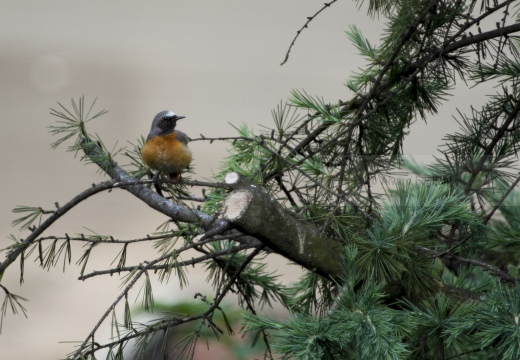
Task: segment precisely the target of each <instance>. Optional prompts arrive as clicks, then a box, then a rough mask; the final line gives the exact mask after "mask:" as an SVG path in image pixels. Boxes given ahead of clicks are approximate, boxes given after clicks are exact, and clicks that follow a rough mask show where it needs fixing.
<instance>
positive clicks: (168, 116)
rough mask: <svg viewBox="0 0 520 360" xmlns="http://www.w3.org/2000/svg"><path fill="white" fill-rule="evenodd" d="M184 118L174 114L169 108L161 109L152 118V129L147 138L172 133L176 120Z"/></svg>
mask: <svg viewBox="0 0 520 360" xmlns="http://www.w3.org/2000/svg"><path fill="white" fill-rule="evenodd" d="M184 118H185V116H179V115H175V113H173V112H171V111H169V110H165V111H161V112H160V113H158V114H157V115H155V117H154V118H153V122H152V129H151V131H150V134H149V135H148V138H151V137H154V136H158V135H167V134H170V133H172V132H173V130H174V129H175V125H177V120H180V119H184Z"/></svg>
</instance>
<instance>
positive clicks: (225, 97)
mask: <svg viewBox="0 0 520 360" xmlns="http://www.w3.org/2000/svg"><path fill="white" fill-rule="evenodd" d="M322 6H323V2H322V1H315V0H263V1H243V0H219V1H200V0H193V1H175V0H169V1H164V0H156V1H154V2H143V1H128V0H127V1H122V0H111V1H108V2H107V1H99V0H89V1H70V0H62V1H56V0H51V1H45V2H43V1H39V0H25V1H17V2H14V1H12V2H7V1H4V2H3V3H2V5H1V6H0V8H1V11H0V46H1V49H2V51H1V53H0V127H1V128H0V136H1V141H0V146H1V151H0V156H1V165H2V171H1V172H0V179H1V184H2V186H1V187H0V192H1V202H0V206H1V216H0V221H1V223H0V229H1V236H0V247H1V248H5V247H6V246H8V245H9V243H10V240H9V239H8V238H7V236H8V235H9V234H13V235H15V236H17V237H21V238H23V237H24V236H25V235H24V233H23V232H19V231H18V229H17V228H14V227H12V226H11V221H12V220H13V219H14V218H16V217H17V216H16V214H13V213H11V209H12V208H14V207H15V206H17V205H30V206H41V207H43V208H44V209H53V208H54V203H55V202H58V203H65V202H67V201H68V200H70V199H71V198H72V197H73V196H74V195H76V194H77V193H79V192H80V191H83V190H84V189H86V188H87V187H89V186H90V185H91V184H92V183H97V182H99V181H102V180H105V178H104V177H103V176H102V175H100V174H99V173H97V172H96V171H97V169H96V167H95V166H94V165H83V164H81V163H80V162H79V159H78V158H74V156H73V154H71V153H67V152H66V151H65V150H66V146H63V147H61V148H58V149H57V150H52V149H51V148H50V146H49V145H50V143H51V142H53V141H54V140H55V139H53V138H52V137H51V135H50V134H49V132H48V126H50V125H52V124H53V122H54V121H55V120H56V119H55V118H53V117H52V116H50V115H49V108H51V107H54V108H55V107H57V102H58V101H59V102H61V103H63V104H64V105H66V106H70V99H71V98H75V99H78V98H79V97H80V96H82V95H84V96H85V99H86V102H87V104H90V103H91V102H92V101H93V100H94V99H95V98H97V103H96V107H95V109H98V110H101V109H106V110H108V111H109V113H108V114H107V115H105V116H103V117H102V118H100V119H98V120H96V121H94V122H91V123H90V127H89V129H90V131H91V132H92V133H97V134H98V135H99V136H100V137H101V138H102V139H103V140H104V142H105V144H106V145H107V146H108V147H109V148H110V147H111V146H114V145H116V144H117V146H126V145H128V142H129V141H130V142H133V143H135V142H136V140H137V139H138V138H139V137H141V136H146V135H147V133H148V131H149V128H150V124H151V120H152V118H153V116H154V115H155V114H156V113H157V112H159V111H161V110H166V109H168V110H172V111H174V112H175V113H177V114H179V115H184V116H186V119H185V120H183V121H182V123H181V124H180V125H179V128H180V129H181V130H182V131H184V132H186V133H187V134H188V135H189V136H191V137H198V136H199V135H200V134H203V135H205V136H233V135H235V134H236V132H235V130H234V129H233V128H232V127H231V126H230V124H235V125H239V124H240V123H247V124H249V126H250V127H253V128H255V129H260V128H261V125H263V126H267V127H269V126H271V125H272V124H273V122H272V118H271V113H270V112H271V109H273V108H274V107H275V106H276V105H277V104H278V103H280V102H281V101H282V102H284V101H285V100H286V99H287V98H289V96H290V91H291V90H292V89H302V90H305V91H307V92H308V93H309V94H311V95H318V96H322V97H323V98H324V99H325V101H330V102H335V101H337V100H338V99H342V100H347V99H349V98H350V97H351V95H352V94H350V93H349V91H348V90H347V88H346V87H345V86H344V85H343V84H344V82H345V80H346V79H347V78H348V76H349V74H352V72H354V71H356V69H358V68H359V67H361V66H363V63H364V62H363V59H362V58H361V57H360V56H359V55H358V54H357V53H356V51H355V49H354V47H353V46H352V45H351V44H350V43H349V41H348V39H347V36H346V35H345V33H344V31H345V30H347V29H348V28H349V26H350V25H356V26H358V27H359V28H360V29H361V31H362V32H363V34H364V35H365V36H366V37H367V38H368V39H369V40H370V41H371V43H373V44H378V40H379V39H380V37H381V36H382V35H381V34H382V30H383V28H384V19H381V18H379V19H377V18H376V19H370V18H369V17H368V16H367V15H366V6H365V7H361V9H358V7H357V5H356V3H355V2H353V1H341V0H340V1H338V2H336V3H334V4H333V5H332V6H331V7H330V8H329V9H326V10H325V11H324V12H323V13H321V14H320V15H319V16H318V17H317V18H316V19H315V20H313V21H312V22H311V24H310V26H309V28H308V29H306V30H305V31H304V32H303V33H302V34H301V36H300V37H299V39H298V40H297V42H296V44H295V46H294V48H293V49H292V52H291V55H290V58H289V61H288V63H287V64H285V65H284V66H280V63H281V62H282V60H283V59H284V57H285V54H286V51H287V49H288V47H289V45H290V43H291V41H292V39H293V37H294V35H295V34H296V31H297V30H298V29H300V27H301V26H302V25H303V24H304V23H305V21H306V20H307V17H308V16H312V15H313V14H314V13H315V12H316V11H318V10H319V9H320V8H321V7H322ZM462 85H464V84H462ZM486 90H487V92H488V93H492V92H493V91H492V89H481V88H476V89H473V90H471V92H470V90H469V89H467V88H466V87H464V86H463V88H461V89H460V90H457V93H456V96H455V98H454V99H453V100H454V101H452V102H451V103H450V105H449V106H448V107H446V108H443V110H442V111H441V113H440V114H439V115H438V116H436V117H435V118H432V119H431V120H430V119H429V120H428V131H427V132H426V131H425V130H424V129H425V126H426V125H425V124H424V122H417V123H416V124H414V125H413V126H412V129H411V132H412V136H411V137H410V139H409V140H408V141H407V142H406V146H405V153H407V154H411V155H414V157H415V158H417V159H418V160H419V161H422V160H424V161H430V160H431V159H432V155H433V154H434V153H435V149H436V147H437V146H438V145H439V144H440V143H441V139H442V137H443V135H445V134H446V133H447V132H450V131H453V129H456V128H457V124H456V122H455V121H454V120H453V119H452V117H451V114H454V110H455V106H457V107H458V108H460V109H461V110H463V111H465V110H468V108H469V103H470V101H469V100H470V99H471V100H472V102H473V103H474V104H477V105H478V101H475V99H478V98H479V97H481V98H482V101H484V94H485V93H486ZM190 147H191V148H192V150H193V153H194V163H193V165H194V172H195V174H194V175H193V178H194V179H199V180H204V179H207V178H209V177H210V176H211V175H212V173H213V172H215V171H217V170H218V167H219V162H220V161H221V160H222V159H223V158H224V157H225V156H226V144H225V143H219V142H215V143H213V144H212V145H210V144H208V143H207V142H194V143H192V144H191V145H190ZM120 161H122V162H124V161H126V160H125V158H123V157H121V158H120ZM165 220H166V218H165V217H164V216H163V215H161V214H158V213H156V212H154V211H153V210H151V209H150V208H148V207H147V206H146V205H145V204H143V203H141V202H140V201H138V200H137V199H135V198H133V197H132V196H131V195H130V194H128V193H126V192H124V191H123V190H115V191H112V192H111V193H102V194H99V195H96V196H95V197H93V198H90V199H89V200H88V201H86V202H85V203H83V204H81V205H80V206H78V207H77V208H76V209H74V210H73V211H71V212H70V213H69V214H67V216H65V217H64V218H62V219H61V220H60V221H58V222H57V223H56V224H55V226H54V227H53V228H51V229H50V230H48V231H47V232H46V233H45V234H44V235H63V234H64V233H69V234H77V233H91V232H92V231H94V232H96V233H98V234H111V235H113V236H114V237H116V238H119V239H131V238H135V237H141V236H143V235H145V234H147V233H152V232H153V231H154V230H155V229H156V227H157V226H158V225H160V224H161V223H162V222H164V221H165ZM96 250H97V249H96ZM96 250H94V252H93V254H92V256H91V258H92V259H91V260H90V262H89V265H88V266H87V271H92V270H102V269H106V268H109V267H110V263H111V261H112V260H113V259H114V258H115V257H116V255H117V253H118V251H119V250H120V247H117V246H114V248H113V251H112V252H110V248H109V247H103V248H101V250H102V251H99V250H98V251H96ZM154 254H155V253H154V251H153V249H152V247H151V245H150V244H148V245H143V246H140V247H138V246H132V247H130V248H129V254H128V260H127V264H135V263H137V262H139V261H142V260H143V259H151V258H153V256H154ZM80 256H81V247H80V246H75V248H74V249H73V262H75V261H77V260H78V259H79V257H80ZM3 257H4V255H3V254H2V255H1V257H0V259H3ZM272 258H275V257H272ZM34 259H35V254H33V256H32V257H31V258H30V259H29V260H27V261H26V265H25V278H24V283H23V285H22V286H20V284H19V275H20V274H19V270H18V265H17V264H16V265H15V266H12V268H10V269H9V270H8V272H7V273H6V274H5V276H4V279H3V282H2V283H3V284H4V285H6V286H7V287H8V288H9V290H11V291H12V292H14V293H15V294H18V295H21V296H23V297H26V298H28V299H29V300H30V301H29V302H28V303H26V304H25V306H26V308H27V310H28V319H26V318H24V317H23V315H20V314H18V315H16V316H14V315H12V314H11V313H10V310H8V316H7V318H6V319H5V320H4V323H3V332H2V334H1V335H0V354H1V356H0V357H1V358H2V359H12V360H17V359H57V358H63V357H64V356H65V355H66V354H68V353H69V352H71V351H72V350H73V349H74V345H75V344H74V343H71V341H83V340H84V338H85V337H86V336H87V334H88V333H90V331H91V329H92V328H93V326H94V325H95V324H96V322H97V321H98V319H99V318H100V316H101V315H102V314H103V313H104V312H105V310H106V309H107V308H108V307H109V306H110V304H112V302H113V300H114V298H115V297H116V296H117V294H118V293H119V291H120V289H119V284H120V279H119V278H118V277H116V276H114V277H107V278H101V277H97V278H93V279H89V280H87V281H85V282H81V281H78V280H77V278H78V276H79V272H80V269H78V267H76V266H74V264H72V265H71V266H67V268H66V271H65V272H63V268H62V264H61V263H60V264H58V265H57V266H56V267H55V268H53V269H51V270H50V271H45V270H42V269H41V268H39V267H38V266H37V264H36V263H34V262H33V260H34ZM0 261H1V260H0ZM271 262H272V263H273V264H274V263H276V266H274V265H273V269H274V268H277V269H278V270H279V272H280V273H281V274H283V279H284V281H288V282H289V281H294V280H296V279H297V277H298V273H299V269H298V268H297V267H296V266H290V265H286V261H285V260H284V259H283V258H277V259H276V258H275V259H274V261H273V259H271ZM188 274H189V276H190V286H189V287H188V288H186V289H184V290H182V291H181V290H180V289H179V286H178V282H177V281H176V280H175V279H174V278H173V277H172V280H171V281H170V283H168V284H162V285H161V284H158V285H157V286H156V287H155V288H154V294H155V296H156V300H158V301H163V302H172V303H175V302H180V301H185V300H190V299H193V295H194V294H195V292H201V293H203V294H207V295H212V292H211V289H210V286H209V285H207V284H206V283H205V279H206V275H205V274H204V273H203V272H202V270H201V269H198V268H195V269H189V270H188ZM2 298H3V294H2V296H1V297H0V299H2ZM132 301H133V300H132ZM139 305H140V299H138V300H137V302H136V303H135V307H138V306H139ZM230 305H235V304H230ZM266 311H267V312H269V311H272V310H268V309H266ZM103 334H105V335H106V336H109V334H110V333H109V328H108V327H104V328H103ZM203 342H204V341H203ZM200 351H201V353H200V354H199V356H200V358H207V355H204V354H203V353H202V352H203V351H206V350H205V346H203V350H200ZM212 358H213V359H216V358H217V357H216V354H215V353H213V354H212ZM224 358H225V357H224Z"/></svg>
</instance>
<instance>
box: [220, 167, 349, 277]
mask: <svg viewBox="0 0 520 360" xmlns="http://www.w3.org/2000/svg"><path fill="white" fill-rule="evenodd" d="M225 181H226V183H227V184H229V185H230V186H232V187H234V188H235V190H234V191H232V192H231V193H230V194H229V195H228V196H227V198H226V200H225V201H224V206H223V207H224V210H223V213H222V215H223V217H224V219H226V220H227V221H229V222H230V223H231V224H232V226H233V227H235V228H237V229H239V230H240V231H242V232H244V233H246V234H249V235H252V236H254V237H256V238H257V239H259V240H260V241H262V243H264V244H265V245H267V246H268V247H269V248H271V249H272V250H274V251H275V252H277V253H279V254H280V255H283V256H285V257H286V258H288V259H291V260H293V261H294V262H296V263H298V264H300V265H302V266H304V267H305V268H307V269H309V270H311V271H315V272H316V273H318V274H320V275H322V276H325V277H328V278H336V279H337V278H339V277H340V276H341V272H342V269H341V254H342V253H343V251H342V244H341V243H340V242H339V241H336V240H334V239H331V238H329V237H327V236H326V235H325V234H323V233H322V232H320V230H319V229H318V228H316V227H315V226H314V225H312V224H309V223H306V222H304V221H301V220H299V219H297V218H295V217H294V216H293V215H292V214H291V213H289V212H288V211H287V210H285V208H283V207H282V206H281V205H280V204H279V203H278V202H277V201H276V200H275V199H274V198H273V197H272V196H271V195H270V194H269V193H268V192H267V190H266V189H265V188H263V187H261V186H257V185H254V184H251V183H248V182H247V179H243V178H242V177H240V176H239V175H238V174H237V173H230V174H228V175H227V176H226V180H225Z"/></svg>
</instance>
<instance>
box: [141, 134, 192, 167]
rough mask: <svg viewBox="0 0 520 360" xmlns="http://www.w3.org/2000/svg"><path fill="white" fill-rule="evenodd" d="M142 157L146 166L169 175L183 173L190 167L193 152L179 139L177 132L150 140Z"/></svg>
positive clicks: (144, 148) (145, 145) (142, 152)
mask: <svg viewBox="0 0 520 360" xmlns="http://www.w3.org/2000/svg"><path fill="white" fill-rule="evenodd" d="M141 155H142V156H143V160H144V162H145V163H146V165H148V166H149V167H151V168H152V169H154V170H157V171H160V172H163V173H167V174H171V173H180V172H182V170H184V169H186V168H187V167H188V166H189V165H190V163H191V158H192V155H191V150H190V149H189V148H188V147H187V146H186V145H185V144H183V143H182V142H180V141H179V140H178V139H177V133H176V132H175V131H174V132H173V133H171V134H168V135H165V136H155V137H153V138H151V139H148V140H147V141H146V143H145V144H144V146H143V149H142V150H141Z"/></svg>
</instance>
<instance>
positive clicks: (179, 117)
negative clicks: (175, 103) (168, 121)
mask: <svg viewBox="0 0 520 360" xmlns="http://www.w3.org/2000/svg"><path fill="white" fill-rule="evenodd" d="M185 117H186V116H178V115H175V118H173V120H175V121H177V120H180V119H184V118H185Z"/></svg>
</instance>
